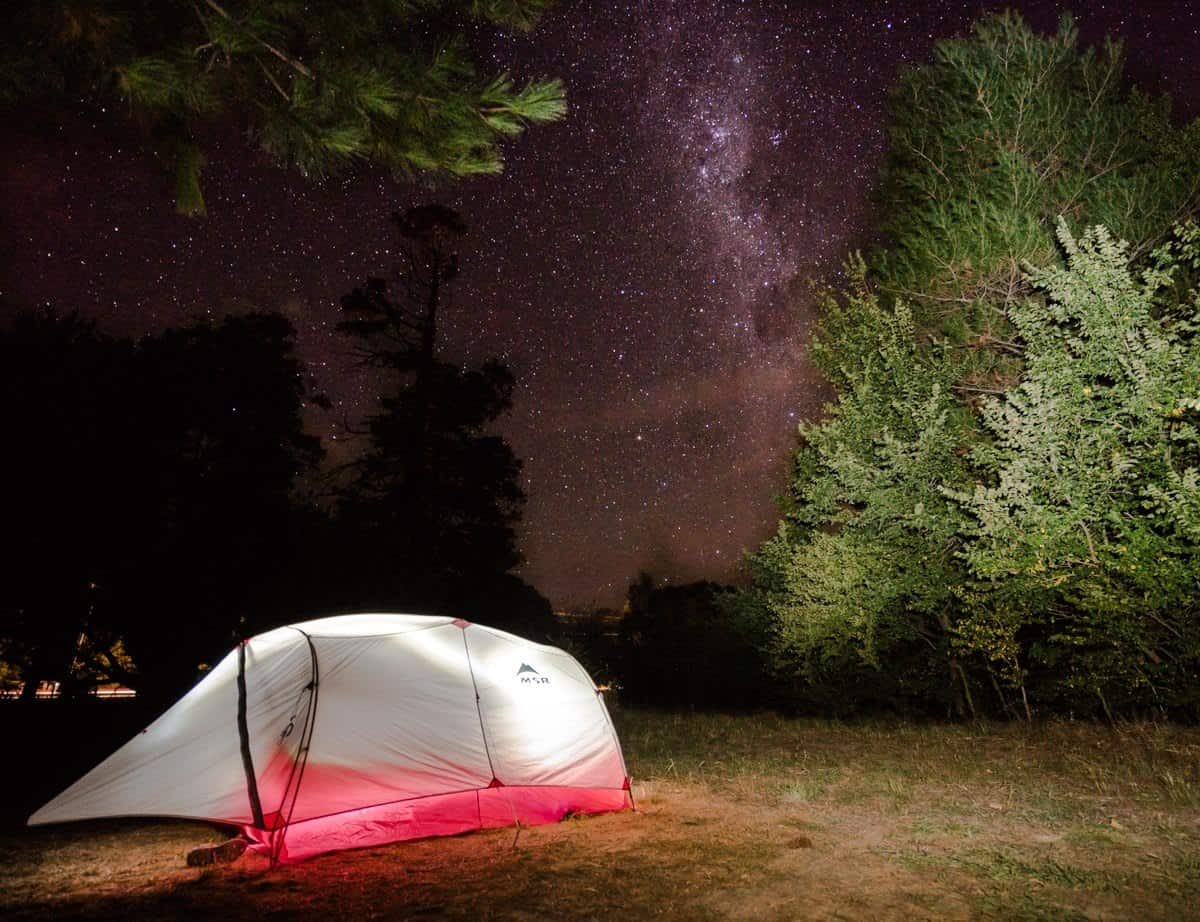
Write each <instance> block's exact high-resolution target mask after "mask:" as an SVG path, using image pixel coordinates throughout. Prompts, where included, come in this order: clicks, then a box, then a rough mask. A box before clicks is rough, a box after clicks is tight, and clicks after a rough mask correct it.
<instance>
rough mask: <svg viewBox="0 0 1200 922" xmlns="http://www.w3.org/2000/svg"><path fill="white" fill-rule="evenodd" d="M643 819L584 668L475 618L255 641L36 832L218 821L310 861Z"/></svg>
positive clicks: (42, 814)
mask: <svg viewBox="0 0 1200 922" xmlns="http://www.w3.org/2000/svg"><path fill="white" fill-rule="evenodd" d="M630 805H631V800H630V793H629V778H628V776H627V773H626V770H625V763H624V759H623V758H622V756H621V747H620V743H619V742H618V740H617V734H616V731H615V730H614V728H613V725H612V721H611V720H610V718H609V715H608V711H607V710H606V708H605V706H604V701H603V698H602V697H601V695H600V692H599V691H598V690H597V688H596V686H595V685H594V684H593V682H592V680H591V679H590V678H589V677H588V674H587V673H586V672H585V671H584V669H583V668H582V667H581V666H580V665H579V663H577V662H576V661H575V659H574V658H573V657H571V656H570V655H568V654H567V653H564V652H563V651H562V650H559V649H556V648H554V647H548V646H543V645H541V644H536V643H532V642H531V641H528V640H525V639H523V638H520V637H516V636H514V635H512V634H508V633H505V632H504V631H498V630H494V629H492V628H488V627H484V626H483V625H478V624H470V623H468V622H466V621H463V620H461V619H451V618H433V617H420V616H416V615H380V614H369V615H368V614H364V615H344V616H341V617H336V618H323V619H320V620H317V621H307V622H304V623H301V624H296V625H291V626H289V627H283V628H279V629H277V630H274V631H269V632H267V633H265V634H260V635H259V636H257V637H253V638H251V639H250V640H247V641H245V642H243V643H242V644H241V645H239V646H238V648H237V649H236V650H234V651H233V652H231V653H230V654H229V655H228V656H226V657H225V658H224V659H223V660H222V661H221V662H220V663H219V664H218V665H217V666H216V667H214V668H213V669H212V671H211V672H209V673H208V675H206V676H205V677H204V679H203V680H202V681H200V682H199V683H198V684H197V685H196V686H195V687H194V688H193V689H192V690H191V691H190V692H188V693H187V694H186V695H184V696H183V697H182V698H181V699H180V700H179V701H178V702H176V703H175V704H174V705H173V706H172V707H171V708H170V710H168V711H167V712H166V713H164V714H163V715H162V716H161V717H159V718H158V719H157V720H156V721H154V723H152V724H150V726H149V727H147V728H146V729H145V730H143V731H142V732H141V733H139V734H138V735H137V736H135V737H134V738H133V739H132V740H130V741H129V742H128V743H126V744H125V745H124V746H122V747H121V748H120V749H118V750H117V751H116V752H115V753H113V754H112V755H111V756H109V757H108V758H107V759H106V760H104V761H103V762H101V763H100V764H99V765H98V766H96V767H95V768H94V769H92V771H90V772H88V774H86V775H84V776H83V777H82V778H80V779H79V780H78V781H77V782H75V784H73V785H71V787H69V788H67V790H65V791H64V792H63V793H62V794H60V795H58V797H56V798H54V799H53V800H52V801H50V802H49V803H48V804H46V805H45V806H44V807H42V808H41V809H40V810H38V811H37V812H36V813H35V814H34V815H33V816H32V817H30V819H29V823H30V824H31V825H37V824H43V823H57V822H62V821H65V820H80V819H89V818H93V817H111V816H175V817H186V818H194V819H203V820H211V821H214V822H218V823H226V824H230V825H236V826H241V827H242V829H243V831H244V832H245V834H246V835H247V836H248V837H249V838H250V839H251V840H252V842H253V843H254V845H253V847H254V848H256V849H258V850H260V851H262V852H263V853H265V854H267V855H269V856H270V857H271V859H272V860H273V861H274V860H281V861H288V860H293V861H295V860H300V859H303V858H306V857H309V856H311V855H315V854H318V853H320V852H325V851H331V850H334V849H341V848H356V847H360V846H365V845H377V844H380V843H383V842H392V841H396V840H399V839H408V838H415V837H419V836H433V835H450V834H454V833H459V832H464V831H466V830H469V829H478V828H483V827H490V826H504V825H509V824H512V823H514V822H519V823H529V824H532V823H542V822H553V821H556V820H559V819H561V818H562V817H563V816H565V815H566V814H568V813H598V812H604V811H610V810H620V809H623V808H625V807H627V806H630Z"/></svg>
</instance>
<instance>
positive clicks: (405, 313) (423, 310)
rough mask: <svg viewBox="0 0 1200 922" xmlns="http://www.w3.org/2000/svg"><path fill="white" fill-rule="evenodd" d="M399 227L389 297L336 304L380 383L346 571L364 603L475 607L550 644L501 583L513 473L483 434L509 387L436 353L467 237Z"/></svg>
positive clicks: (510, 529) (357, 475)
mask: <svg viewBox="0 0 1200 922" xmlns="http://www.w3.org/2000/svg"><path fill="white" fill-rule="evenodd" d="M394 220H395V224H396V227H397V229H398V231H399V234H400V240H401V267H400V273H399V275H400V280H399V286H398V287H399V292H398V294H397V295H396V296H395V297H392V296H391V294H390V293H389V291H388V286H387V283H386V282H385V281H384V280H382V279H371V280H369V281H368V282H367V283H366V285H365V286H363V287H361V288H357V289H355V290H354V291H353V292H352V293H351V294H350V295H348V296H347V297H346V298H344V299H343V308H344V310H345V313H346V320H344V321H343V322H342V323H341V324H340V329H342V330H343V331H344V332H346V333H347V334H349V335H350V336H352V337H354V339H355V340H356V341H357V343H358V347H357V348H358V354H359V356H360V358H361V360H362V361H363V362H364V363H365V364H367V365H368V366H369V367H371V368H375V369H378V370H379V371H380V372H381V373H382V375H383V377H384V380H385V381H387V382H388V383H387V385H386V386H385V392H384V394H383V396H381V397H380V399H379V404H378V409H377V411H376V412H375V413H374V414H372V415H371V416H370V417H369V418H368V419H367V421H366V428H365V434H366V435H367V436H368V437H369V444H368V447H367V449H366V451H365V452H364V453H363V455H362V457H361V458H359V459H358V460H357V461H356V462H355V463H354V464H353V465H352V468H353V476H352V480H351V482H350V484H349V486H348V488H347V489H346V491H345V493H344V496H343V497H342V500H341V503H340V507H339V515H338V518H339V521H340V522H341V524H342V526H343V527H345V528H347V529H348V530H350V531H352V532H354V533H355V534H356V535H357V540H356V541H355V542H353V543H354V546H355V551H354V558H355V559H354V560H353V561H351V562H350V563H349V569H350V570H352V571H353V572H356V573H359V574H361V575H362V579H361V581H360V582H359V584H358V589H357V592H358V594H359V601H360V602H365V603H373V604H384V605H389V606H395V605H397V604H400V605H406V606H418V607H422V608H425V609H428V610H438V611H447V610H450V609H454V608H456V607H462V608H465V609H467V610H468V612H469V613H478V612H480V610H481V606H482V607H483V608H485V609H486V612H487V617H488V618H489V619H490V620H491V621H492V622H493V623H498V622H506V623H507V625H508V626H511V627H516V628H518V629H525V630H526V631H529V630H532V631H533V632H534V633H539V632H544V631H547V630H550V629H551V626H552V623H553V619H552V617H551V612H550V608H549V604H548V603H547V602H546V601H545V600H544V599H542V598H541V597H540V596H538V595H537V594H536V592H533V591H532V590H531V589H530V587H528V586H526V585H525V584H524V583H522V582H521V581H520V580H518V579H517V578H516V577H513V576H511V575H510V574H509V572H508V571H510V570H511V569H512V568H513V567H515V566H516V565H517V564H518V563H519V562H520V555H519V554H518V552H517V547H516V534H515V531H514V527H515V525H516V524H517V522H518V520H519V518H520V514H521V508H522V505H523V503H524V501H525V495H524V493H523V492H522V490H521V486H520V483H519V481H518V478H519V475H520V470H521V462H520V461H519V460H518V459H517V457H516V455H515V454H514V453H513V451H512V448H511V447H510V446H509V444H508V443H507V442H506V441H505V440H504V439H503V438H502V437H500V436H499V435H496V434H494V433H493V432H491V431H490V430H489V427H490V426H491V425H492V424H493V423H494V422H495V421H496V420H497V419H498V418H499V417H500V416H501V415H502V414H504V413H505V412H507V411H508V410H509V408H510V407H511V406H512V391H513V383H514V382H513V376H512V373H511V372H510V371H509V370H508V368H507V367H506V366H504V365H503V364H502V363H500V362H499V361H496V360H494V359H493V360H489V361H487V362H485V363H484V364H483V365H482V366H481V367H479V368H474V369H471V368H463V367H462V366H460V365H457V364H454V363H452V362H448V361H445V360H444V359H443V357H442V355H441V351H440V349H439V344H438V323H439V319H440V311H441V310H442V308H443V305H444V304H445V302H446V292H447V287H448V286H449V285H450V284H451V283H452V282H453V281H454V279H455V277H456V276H457V274H458V259H457V255H456V253H455V252H454V247H455V244H456V243H457V241H458V239H459V238H460V237H461V236H462V234H463V233H464V231H465V225H464V224H463V221H462V218H461V217H460V216H459V215H458V214H456V213H455V212H453V211H451V210H450V209H447V208H443V207H441V206H437V205H429V206H422V207H418V208H412V209H409V210H408V211H406V212H404V213H403V214H397V215H395V216H394ZM531 593H532V594H531ZM468 616H469V617H477V616H478V615H477V614H468Z"/></svg>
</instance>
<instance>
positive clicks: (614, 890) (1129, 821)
mask: <svg viewBox="0 0 1200 922" xmlns="http://www.w3.org/2000/svg"><path fill="white" fill-rule="evenodd" d="M617 717H618V723H619V725H620V729H621V733H622V739H623V742H624V744H625V749H626V755H627V758H628V761H629V765H630V770H631V772H632V773H633V774H634V776H635V784H634V793H635V795H636V796H637V798H638V807H639V811H638V812H637V813H636V814H620V815H613V816H603V817H592V818H588V819H577V820H570V821H567V822H564V823H560V824H557V825H554V826H542V827H536V828H534V829H527V830H525V831H524V832H523V833H522V834H521V837H520V842H519V846H518V848H517V849H515V850H514V849H513V848H512V847H511V846H512V831H511V830H499V831H494V832H487V833H475V834H471V835H467V836H461V837H458V838H453V839H434V840H426V841H421V842H409V843H400V844H396V845H393V846H388V847H384V848H377V849H371V850H366V851H362V852H353V853H344V854H338V855H328V856H324V857H321V858H318V859H315V860H313V861H310V862H308V863H306V864H302V865H298V866H293V867H288V868H283V869H280V870H278V871H276V872H271V873H268V872H267V871H266V869H265V865H264V864H263V863H262V862H261V861H260V860H259V859H257V858H254V857H249V856H248V857H246V858H243V859H242V860H240V861H239V862H237V863H236V864H234V865H232V866H230V867H227V868H221V869H216V870H207V871H196V870H191V869H188V868H186V867H184V866H183V855H184V853H185V852H186V851H187V850H188V849H189V848H191V847H194V846H195V845H197V844H200V843H202V842H206V841H212V840H213V839H214V838H215V836H214V832H213V830H211V829H210V828H208V827H205V826H202V825H197V824H186V823H155V822H138V823H119V824H118V823H112V824H86V825H82V826H78V827H62V828H58V829H49V830H30V831H25V832H22V833H20V834H15V835H9V836H6V837H3V838H0V870H2V872H3V873H2V876H0V915H4V916H6V917H10V918H11V917H15V918H30V919H44V918H154V919H170V918H192V917H195V916H198V915H203V916H212V915H220V916H225V917H230V918H255V919H259V918H263V917H277V918H291V917H294V916H303V915H312V916H317V915H320V916H322V917H326V916H332V917H337V918H350V917H353V918H457V919H540V918H556V919H565V918H572V919H573V918H597V919H622V920H629V919H639V918H644V917H652V916H654V917H663V918H670V919H703V918H745V919H754V920H756V922H757V920H765V919H797V918H818V919H820V918H827V919H835V918H837V919H847V918H849V919H857V918H864V919H872V920H879V919H891V918H897V919H899V918H998V919H1064V918H1065V919H1070V918H1098V919H1126V918H1131V919H1132V918H1136V919H1185V918H1200V731H1197V730H1189V729H1181V728H1177V727H1169V726H1158V725H1141V724H1134V725H1126V726H1122V727H1119V728H1116V729H1112V728H1106V727H1098V726H1095V725H1090V724H1070V723H1055V724H1050V725H1046V726H1042V727H1037V728H1033V729H1027V728H1024V727H1020V726H1001V725H983V726H970V727H967V726H956V727H947V726H936V725H916V724H909V723H859V724H836V723H833V724H831V723H825V722H819V721H796V720H787V719H784V718H780V717H776V716H772V715H764V716H758V717H731V716H719V715H694V716H693V715H687V716H684V715H670V714H650V713H632V712H618V714H617Z"/></svg>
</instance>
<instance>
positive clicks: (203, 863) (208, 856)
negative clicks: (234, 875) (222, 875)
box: [187, 836, 249, 868]
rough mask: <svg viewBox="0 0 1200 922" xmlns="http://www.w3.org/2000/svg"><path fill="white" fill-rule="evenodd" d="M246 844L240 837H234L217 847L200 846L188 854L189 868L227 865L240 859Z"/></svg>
mask: <svg viewBox="0 0 1200 922" xmlns="http://www.w3.org/2000/svg"><path fill="white" fill-rule="evenodd" d="M247 844H249V843H247V842H246V840H245V839H243V838H242V837H241V836H235V837H234V838H232V839H229V840H228V841H226V842H222V843H220V844H219V845H202V846H200V847H199V848H193V849H192V850H191V851H190V852H188V856H187V863H188V867H189V868H205V867H208V866H209V865H212V864H229V863H230V862H231V861H237V859H238V858H240V857H242V852H244V851H245V850H246V846H247Z"/></svg>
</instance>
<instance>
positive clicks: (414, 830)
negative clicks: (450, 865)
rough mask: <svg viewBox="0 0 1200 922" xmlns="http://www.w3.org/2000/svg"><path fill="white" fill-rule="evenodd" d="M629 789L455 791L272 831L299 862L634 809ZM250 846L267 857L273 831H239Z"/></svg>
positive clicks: (282, 854)
mask: <svg viewBox="0 0 1200 922" xmlns="http://www.w3.org/2000/svg"><path fill="white" fill-rule="evenodd" d="M632 806H633V803H632V801H631V799H630V796H629V791H628V790H616V789H611V788H572V787H504V786H498V787H490V788H484V789H482V790H479V791H458V792H456V793H453V794H438V795H435V796H433V797H421V798H417V799H415V800H405V801H398V802H396V803H390V804H381V805H379V806H375V807H363V808H361V809H359V810H349V811H346V812H345V813H335V814H332V815H330V816H321V817H316V818H314V819H310V820H303V821H301V822H293V823H292V824H291V825H289V826H288V827H286V829H279V830H276V831H275V833H274V835H275V837H276V842H277V843H278V841H279V837H280V836H282V837H283V844H282V847H281V848H280V850H279V860H280V861H281V862H285V863H286V862H295V861H303V860H304V859H306V858H311V857H313V856H314V855H320V854H323V853H324V852H333V851H341V850H343V849H347V848H366V847H368V846H372V845H384V844H386V843H388V842H400V841H403V840H405V839H423V838H427V837H429V836H452V835H457V834H459V833H463V832H469V831H471V830H473V829H494V828H496V827H500V826H512V825H513V824H514V823H515V822H518V821H519V822H520V823H521V825H522V826H536V825H539V824H541V823H556V822H558V821H559V820H561V819H562V818H563V817H564V816H566V815H567V814H569V813H611V812H614V811H617V810H625V809H628V808H629V807H632ZM242 831H243V832H244V833H245V835H246V837H247V838H248V839H249V840H250V842H251V844H250V848H251V850H253V851H256V852H259V853H260V854H264V855H267V854H270V850H271V835H272V833H270V832H268V831H266V830H262V829H255V828H253V827H250V826H244V827H242Z"/></svg>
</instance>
